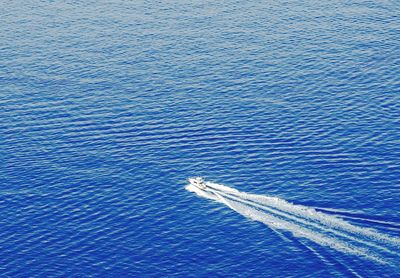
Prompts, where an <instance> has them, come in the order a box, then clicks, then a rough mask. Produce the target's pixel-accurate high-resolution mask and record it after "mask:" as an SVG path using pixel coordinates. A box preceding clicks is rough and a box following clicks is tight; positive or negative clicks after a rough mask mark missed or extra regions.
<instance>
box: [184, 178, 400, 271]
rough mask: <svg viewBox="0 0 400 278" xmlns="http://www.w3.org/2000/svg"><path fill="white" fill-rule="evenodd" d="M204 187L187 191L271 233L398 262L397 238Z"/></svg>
mask: <svg viewBox="0 0 400 278" xmlns="http://www.w3.org/2000/svg"><path fill="white" fill-rule="evenodd" d="M206 185H207V188H206V189H205V190H202V189H199V188H197V187H195V186H192V185H189V186H188V187H187V189H188V190H189V191H193V192H195V193H196V194H198V195H199V196H201V197H205V198H209V199H213V200H216V201H218V202H221V203H223V204H225V205H227V206H228V207H230V208H231V209H233V210H235V211H236V212H238V213H240V214H242V215H244V216H246V217H249V218H251V219H253V220H256V221H259V222H262V223H264V224H266V225H268V226H269V227H270V228H272V229H274V230H275V229H281V230H285V231H289V232H291V233H292V234H293V235H294V236H296V237H302V238H307V239H308V240H311V241H313V242H315V243H317V244H320V245H323V246H329V247H331V248H333V249H335V250H338V251H341V252H344V253H347V254H352V255H357V256H362V257H365V258H368V259H371V260H373V261H376V262H379V263H382V264H390V265H396V264H398V263H400V255H399V254H400V253H399V251H400V248H399V247H400V239H399V238H394V237H390V236H388V235H385V234H381V233H379V232H377V231H376V230H373V229H369V228H363V227H358V226H355V225H353V224H350V223H349V222H346V221H345V220H343V219H340V218H337V217H335V216H333V215H331V214H326V213H323V212H319V211H316V210H315V209H314V208H310V207H306V206H302V205H294V204H292V203H289V202H287V201H285V200H283V199H280V198H276V197H269V196H263V195H255V194H248V193H245V192H240V191H238V190H236V189H233V188H230V187H227V186H225V185H220V184H216V183H210V182H207V183H206Z"/></svg>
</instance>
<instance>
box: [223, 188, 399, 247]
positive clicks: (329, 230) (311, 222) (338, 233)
mask: <svg viewBox="0 0 400 278" xmlns="http://www.w3.org/2000/svg"><path fill="white" fill-rule="evenodd" d="M216 194H222V195H223V196H225V197H227V198H231V199H233V200H236V201H239V202H242V203H246V204H248V205H251V206H254V207H256V208H259V209H262V210H264V211H268V212H269V213H272V214H274V215H277V216H279V217H283V218H285V219H287V220H290V221H293V222H294V223H297V224H302V225H304V226H306V227H308V228H310V229H314V230H315V231H320V230H321V231H322V232H323V233H325V234H327V235H333V236H335V237H340V238H341V237H343V238H345V239H348V240H353V241H354V243H358V244H364V245H366V246H370V247H374V248H377V249H380V250H383V251H385V252H388V253H390V254H393V255H397V253H396V252H394V251H391V250H389V249H387V248H386V247H383V246H381V245H379V244H376V243H375V242H374V241H366V240H363V239H362V238H358V237H356V236H354V235H353V234H348V231H342V230H340V229H336V228H337V227H336V228H334V227H332V226H329V225H326V224H325V223H324V224H323V225H321V223H318V222H315V219H312V218H308V219H304V218H301V217H299V216H298V215H294V214H290V213H288V212H286V211H284V210H279V209H273V208H270V207H268V206H263V205H260V204H259V203H251V202H249V201H247V200H241V199H239V198H237V197H233V196H231V195H228V194H225V193H222V192H219V193H216ZM292 206H295V205H292Z"/></svg>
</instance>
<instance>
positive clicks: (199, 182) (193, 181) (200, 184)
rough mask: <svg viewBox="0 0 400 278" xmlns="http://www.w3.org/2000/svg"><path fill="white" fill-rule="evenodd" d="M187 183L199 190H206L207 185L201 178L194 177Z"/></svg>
mask: <svg viewBox="0 0 400 278" xmlns="http://www.w3.org/2000/svg"><path fill="white" fill-rule="evenodd" d="M189 182H190V184H191V185H194V186H196V187H198V188H200V189H203V190H204V189H206V188H207V185H206V183H205V181H204V179H203V178H202V177H195V178H189Z"/></svg>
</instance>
